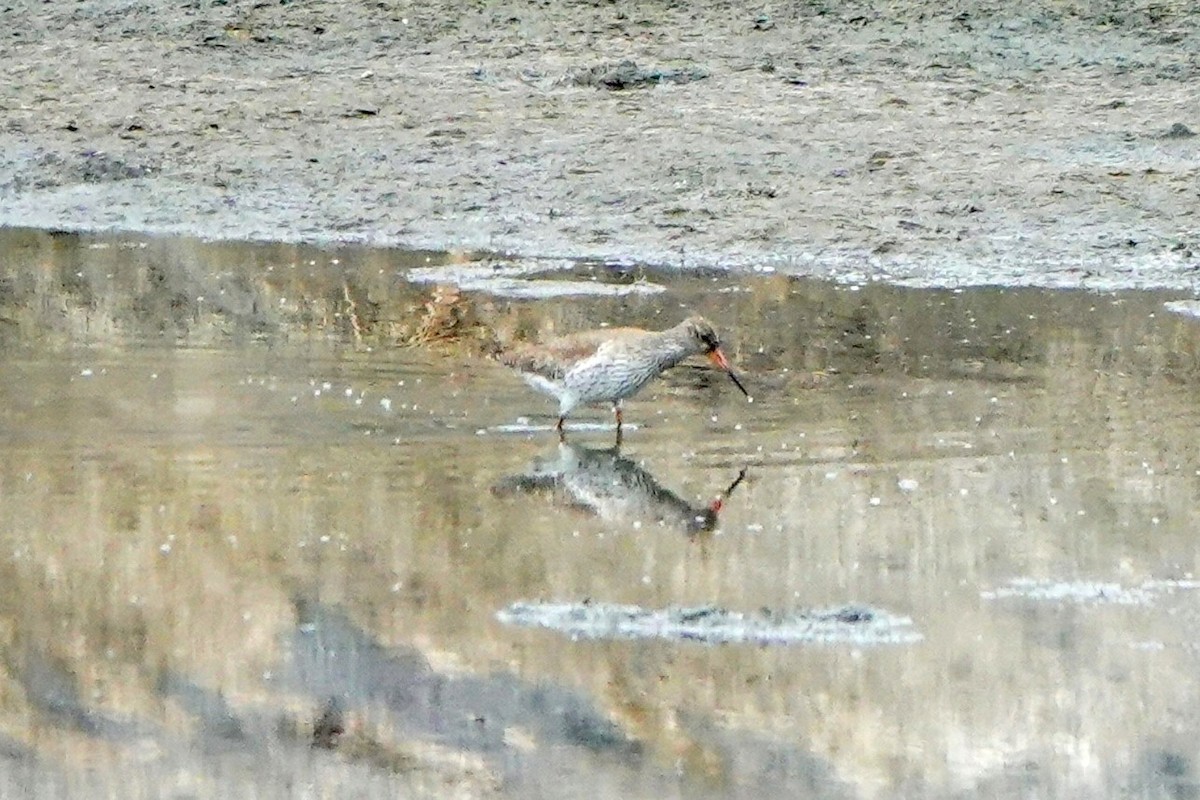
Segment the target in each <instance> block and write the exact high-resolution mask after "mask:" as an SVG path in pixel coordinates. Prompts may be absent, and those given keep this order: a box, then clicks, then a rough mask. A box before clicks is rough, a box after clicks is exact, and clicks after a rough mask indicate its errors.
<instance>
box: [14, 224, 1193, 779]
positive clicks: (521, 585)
mask: <svg viewBox="0 0 1200 800" xmlns="http://www.w3.org/2000/svg"><path fill="white" fill-rule="evenodd" d="M487 269H496V271H497V273H498V278H500V280H498V281H497V283H496V284H495V285H492V284H489V283H488V282H487V281H486V280H485V279H484V278H483V277H482V276H483V275H484V274H485V272H486V270H487ZM458 279H461V280H462V282H463V284H464V287H465V286H466V285H467V284H469V285H470V288H464V287H460V286H458V285H456V283H455V281H456V280H458ZM511 281H520V282H521V283H522V284H524V285H522V286H521V287H520V288H521V291H517V292H513V291H510V290H511V289H512V284H511V283H510V282H511ZM556 283H557V284H561V285H560V286H552V285H551V284H556ZM639 283H641V284H652V285H655V286H658V287H660V290H659V291H656V292H652V293H648V292H619V291H609V290H606V289H602V290H597V291H590V292H588V293H587V294H576V295H573V294H570V293H569V291H564V290H563V287H564V286H566V287H569V286H570V285H572V284H588V285H591V286H594V287H623V286H632V285H635V284H639ZM543 287H545V291H543ZM493 289H494V291H493ZM1190 299H1191V298H1190V293H1188V292H1158V293H1150V292H1119V293H1106V292H1058V293H1046V292H1040V291H1033V290H1016V289H1002V288H986V289H977V290H937V291H930V290H916V289H906V288H900V287H894V286H886V285H881V284H878V283H867V284H861V285H845V284H837V283H828V282H821V281H813V280H809V279H804V278H798V277H792V276H785V275H779V274H773V275H760V276H756V277H746V276H742V277H737V276H733V275H730V274H728V273H725V272H722V271H715V272H697V273H693V274H679V273H674V272H671V271H656V270H654V269H649V268H637V269H634V268H628V267H622V266H619V265H612V264H606V263H604V262H580V263H571V264H561V265H558V267H557V268H550V267H549V266H548V265H547V264H546V263H544V262H535V263H532V264H525V263H524V262H522V261H520V260H515V261H510V262H503V263H502V262H501V261H497V260H496V258H495V256H493V255H486V256H481V257H479V258H478V259H476V258H474V257H473V256H472V255H471V254H464V253H458V254H446V253H437V252H406V251H384V250H370V249H360V248H353V247H344V248H337V249H309V248H304V247H300V246H295V245H286V244H273V245H240V244H234V243H222V244H204V243H201V242H198V241H195V240H174V239H160V238H149V239H141V238H131V237H116V238H108V237H92V236H78V235H72V234H64V233H58V234H49V233H45V232H38V231H30V230H25V231H9V232H6V233H5V234H4V235H3V237H0V346H2V350H0V354H2V355H0V359H2V360H0V368H2V369H3V374H4V381H3V382H0V456H2V457H0V554H2V557H0V700H2V702H0V794H3V795H4V796H6V797H7V796H25V797H163V796H171V797H198V798H209V797H213V798H216V797H230V796H246V795H253V796H258V797H265V798H273V797H280V798H284V797H297V796H308V795H310V794H322V793H328V792H336V793H343V794H353V795H355V796H361V797H395V796H397V795H398V794H400V795H404V796H411V797H447V796H450V797H487V796H497V797H510V796H511V797H521V798H538V797H544V798H572V797H588V798H596V797H630V796H635V797H660V798H661V797H680V798H682V797H687V798H697V797H699V798H706V797H713V798H716V797H747V798H749V797H762V796H764V795H770V796H781V797H783V796H796V795H805V796H811V797H821V798H841V797H914V798H916V797H920V798H937V797H947V798H949V797H962V796H977V795H988V796H994V797H1004V798H1008V797H1012V798H1016V797H1027V796H1029V795H1030V794H1037V795H1039V796H1044V797H1054V798H1068V797H1114V798H1115V797H1129V796H1144V797H1157V796H1164V795H1181V794H1183V795H1186V794H1187V793H1189V792H1190V791H1191V790H1192V788H1193V787H1195V786H1196V785H1198V784H1200V775H1198V772H1197V768H1196V762H1195V760H1194V757H1193V747H1192V742H1193V741H1194V740H1195V738H1196V735H1197V734H1200V715H1197V714H1196V713H1195V712H1194V709H1195V708H1197V707H1198V705H1197V702H1198V700H1200V697H1198V696H1197V695H1198V690H1197V685H1196V683H1195V681H1193V680H1192V676H1193V675H1194V674H1195V671H1196V666H1197V657H1198V653H1200V647H1198V645H1197V642H1198V641H1200V626H1198V625H1200V605H1198V603H1200V594H1197V593H1196V591H1195V587H1196V582H1197V579H1196V573H1197V565H1198V560H1200V554H1198V552H1197V548H1196V543H1195V535H1194V534H1195V530H1196V526H1197V523H1198V520H1197V511H1196V507H1197V505H1196V497H1197V494H1198V492H1200V446H1198V445H1197V440H1196V437H1195V436H1194V432H1195V430H1196V428H1197V426H1198V425H1200V408H1198V407H1197V405H1196V402H1195V397H1196V388H1197V385H1198V382H1200V325H1197V321H1196V319H1195V317H1194V316H1193V315H1190V314H1188V313H1186V309H1187V307H1188V306H1187V303H1189V302H1190ZM1180 304H1183V305H1180ZM693 312H697V313H702V314H704V315H705V316H706V317H708V318H709V319H711V320H712V321H713V322H714V323H715V324H716V326H717V327H718V329H719V330H720V331H721V333H722V335H723V345H724V348H725V349H726V350H727V352H728V355H729V357H730V359H731V360H732V361H733V363H734V364H735V365H736V366H737V367H738V369H739V375H740V376H741V377H742V379H743V380H744V382H745V383H746V385H747V388H748V389H750V391H751V392H752V394H753V395H754V397H755V402H754V403H753V404H748V403H746V401H745V398H743V397H742V396H741V394H740V393H738V392H737V391H736V388H735V387H733V386H732V385H731V384H730V382H729V381H728V379H727V378H726V377H725V376H724V375H723V374H722V373H720V372H714V371H712V370H709V369H706V368H703V367H699V366H691V365H681V366H680V367H678V368H676V369H675V370H672V371H670V372H668V373H667V374H666V375H665V376H664V377H663V379H661V380H659V381H658V382H656V383H654V384H652V385H651V386H650V387H648V388H647V389H646V390H645V391H644V392H643V393H642V394H640V395H639V396H638V397H637V398H635V399H633V400H631V401H628V402H627V403H626V408H625V416H626V419H627V427H626V430H625V438H624V442H623V443H622V445H621V446H620V448H616V447H614V434H615V431H614V430H613V429H612V425H611V412H610V411H609V410H608V409H606V408H596V409H589V410H582V411H581V412H580V413H579V415H578V419H576V420H574V425H573V426H572V427H571V428H570V429H569V431H568V437H567V441H566V442H565V443H560V442H559V441H558V437H557V435H556V434H555V433H554V431H553V424H554V421H555V419H556V408H555V407H554V404H553V403H552V402H550V401H549V400H548V399H547V398H545V397H542V396H540V395H538V394H535V393H533V392H531V391H530V390H529V389H528V388H527V387H526V386H525V385H524V384H523V382H522V381H521V380H520V379H519V377H517V376H515V375H513V374H512V373H511V372H510V371H509V370H507V369H506V368H504V367H503V366H502V365H500V364H499V363H497V362H496V361H495V360H494V359H493V358H491V357H490V348H491V345H492V341H493V337H497V338H509V337H515V338H519V339H528V340H536V339H538V338H540V337H541V336H546V335H551V334H557V333H564V332H568V331H571V330H580V329H586V328H593V327H596V326H597V325H599V324H602V323H609V324H631V325H642V326H646V327H652V328H663V327H667V326H668V325H670V324H673V323H675V322H677V321H678V320H679V319H680V318H682V317H683V316H685V315H686V314H688V313H693ZM781 632H783V633H789V634H795V635H790V636H779V635H778V634H780V633H781ZM772 637H774V638H772ZM889 637H890V638H889ZM763 643H766V644H767V645H768V646H762V644H763Z"/></svg>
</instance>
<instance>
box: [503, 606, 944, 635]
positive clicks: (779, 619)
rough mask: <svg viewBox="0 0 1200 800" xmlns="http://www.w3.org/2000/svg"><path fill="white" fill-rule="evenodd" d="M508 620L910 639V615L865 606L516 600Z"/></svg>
mask: <svg viewBox="0 0 1200 800" xmlns="http://www.w3.org/2000/svg"><path fill="white" fill-rule="evenodd" d="M496 618H497V619H499V620H500V621H501V622H503V623H506V624H508V625H520V626H523V627H530V628H549V629H551V630H556V631H559V632H561V633H565V634H567V635H568V636H570V637H572V638H574V639H677V640H690V641H697V642H707V643H711V644H729V643H737V644H756V645H767V644H854V645H859V646H871V645H885V644H912V643H914V642H919V641H921V640H922V639H923V638H924V637H923V636H922V635H921V632H920V631H918V630H917V629H916V628H915V627H914V626H913V622H912V620H911V619H909V618H908V617H898V616H893V615H891V614H889V613H888V612H886V611H882V610H880V609H876V608H870V607H867V606H841V607H837V608H828V609H817V610H811V611H794V612H776V611H772V610H770V609H760V610H759V611H757V612H755V613H750V614H746V613H742V612H739V611H729V610H728V609H724V608H719V607H717V606H699V607H694V608H681V607H670V608H663V609H647V608H642V607H641V606H627V605H616V604H612V603H588V602H584V603H541V602H518V603H513V604H512V605H511V606H509V607H508V608H506V609H503V610H501V611H500V612H498V613H497V614H496Z"/></svg>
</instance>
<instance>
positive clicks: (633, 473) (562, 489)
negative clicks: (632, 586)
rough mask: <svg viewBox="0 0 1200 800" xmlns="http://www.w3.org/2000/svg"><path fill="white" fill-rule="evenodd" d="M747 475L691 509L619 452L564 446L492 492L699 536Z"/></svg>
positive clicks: (712, 524)
mask: <svg viewBox="0 0 1200 800" xmlns="http://www.w3.org/2000/svg"><path fill="white" fill-rule="evenodd" d="M745 477H746V470H745V469H744V468H743V469H742V471H741V472H739V473H738V476H737V478H735V479H734V481H733V483H731V484H730V485H729V488H727V489H726V490H725V491H724V492H721V493H720V494H719V495H717V497H716V498H715V499H714V500H713V501H712V502H710V503H708V504H707V505H699V506H693V505H692V504H690V503H689V502H688V501H686V500H684V499H683V498H682V497H680V496H679V495H677V494H675V493H674V492H672V491H671V490H670V489H666V488H664V487H662V486H661V485H659V483H658V481H656V480H655V479H654V476H653V475H651V474H650V473H649V472H647V471H646V470H644V469H642V468H641V467H639V466H638V465H637V464H635V463H634V462H633V461H631V460H629V459H628V458H624V457H622V456H621V454H620V452H619V448H616V447H612V448H605V449H592V448H588V447H579V446H577V445H572V444H568V443H566V442H560V443H559V445H558V450H557V453H556V456H555V457H554V458H549V459H537V460H536V461H534V463H533V464H532V465H531V466H530V469H529V470H528V471H527V472H524V473H522V474H520V475H511V476H509V477H507V478H504V479H503V480H501V481H500V482H499V483H497V484H496V485H495V486H493V487H492V492H493V493H494V494H497V495H501V496H508V495H513V494H522V493H534V492H546V493H549V494H552V495H553V496H554V498H555V500H557V501H558V502H561V503H565V504H566V505H569V506H571V507H574V508H579V509H582V510H585V511H587V512H589V513H592V514H595V515H596V516H598V517H600V518H601V519H603V520H608V521H623V520H629V521H634V520H640V521H642V522H656V523H658V524H660V525H662V526H664V527H668V528H672V529H676V530H682V531H685V532H687V533H699V532H702V531H711V530H712V529H714V528H715V527H716V526H717V516H718V515H719V514H720V513H721V509H722V508H723V507H724V505H725V501H726V500H728V498H729V496H730V495H731V494H732V493H733V490H734V489H736V488H737V486H738V484H740V483H741V482H742V479H743V478H745Z"/></svg>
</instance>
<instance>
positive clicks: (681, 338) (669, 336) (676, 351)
mask: <svg viewBox="0 0 1200 800" xmlns="http://www.w3.org/2000/svg"><path fill="white" fill-rule="evenodd" d="M657 338H658V342H657V343H656V344H657V346H656V347H655V348H654V353H655V362H656V363H657V364H658V367H659V369H660V370H661V369H670V368H671V367H673V366H675V365H676V364H678V363H679V362H680V361H683V360H684V359H685V358H687V357H688V356H694V355H696V353H697V352H698V351H697V350H696V345H695V343H694V342H693V341H692V338H691V337H690V336H688V335H687V333H686V332H685V331H681V330H678V329H676V328H671V329H669V330H665V331H662V332H661V333H658V334H657Z"/></svg>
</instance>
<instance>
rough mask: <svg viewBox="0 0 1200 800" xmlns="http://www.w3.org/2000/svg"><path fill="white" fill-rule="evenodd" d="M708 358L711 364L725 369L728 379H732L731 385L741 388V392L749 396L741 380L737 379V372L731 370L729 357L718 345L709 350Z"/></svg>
mask: <svg viewBox="0 0 1200 800" xmlns="http://www.w3.org/2000/svg"><path fill="white" fill-rule="evenodd" d="M708 360H709V361H711V362H712V363H713V366H717V367H720V368H721V369H723V370H725V372H726V373H727V374H728V375H729V378H730V380H732V381H733V385H734V386H736V387H738V389H741V391H742V394H744V395H746V397H749V396H750V393H749V392H747V391H746V387H745V386H742V382H741V381H739V380H738V376H737V373H735V372H734V371H733V367H732V366H731V365H730V363H729V359H728V358H726V357H725V354H724V353H722V352H721V348H719V347H718V348H717V349H715V350H713V351H712V352H710V353H709V354H708Z"/></svg>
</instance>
